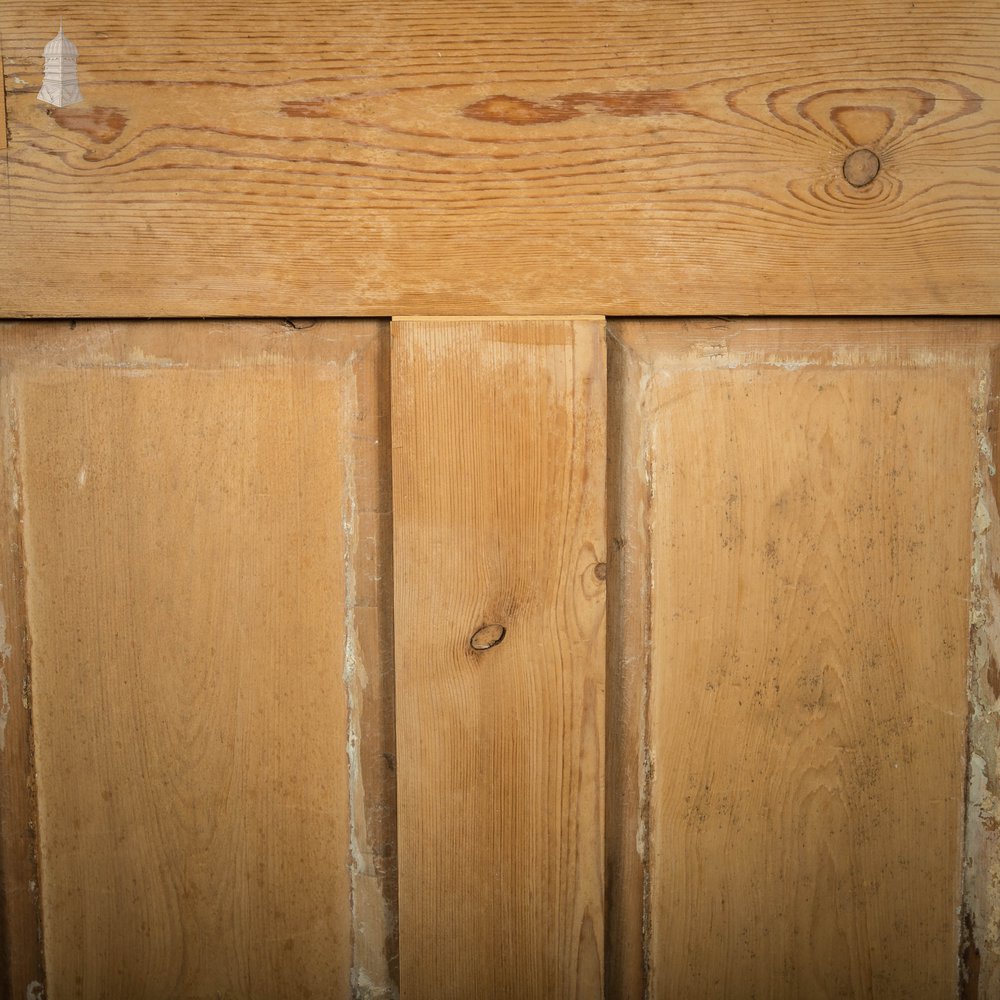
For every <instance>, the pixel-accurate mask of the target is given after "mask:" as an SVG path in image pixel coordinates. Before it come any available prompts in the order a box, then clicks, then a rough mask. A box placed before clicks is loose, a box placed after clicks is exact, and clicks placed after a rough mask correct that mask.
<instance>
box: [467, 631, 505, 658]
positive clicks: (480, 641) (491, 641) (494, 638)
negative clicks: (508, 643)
mask: <svg viewBox="0 0 1000 1000" xmlns="http://www.w3.org/2000/svg"><path fill="white" fill-rule="evenodd" d="M506 634H507V629H505V628H504V627H503V625H484V626H483V627H482V628H480V629H476V631H475V632H473V633H472V638H471V639H470V640H469V645H470V646H471V647H472V648H473V649H474V650H476V651H477V652H480V653H481V652H482V651H483V650H484V649H492V648H493V647H494V646H499V645H500V643H501V642H503V637H504V636H505V635H506Z"/></svg>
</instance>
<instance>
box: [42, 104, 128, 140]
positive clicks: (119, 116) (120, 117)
mask: <svg viewBox="0 0 1000 1000" xmlns="http://www.w3.org/2000/svg"><path fill="white" fill-rule="evenodd" d="M45 113H46V114H47V115H48V116H49V117H50V118H51V119H53V121H55V122H58V123H59V124H60V125H61V126H62V127H63V128H65V129H69V130H70V131H71V132H79V133H80V134H81V135H85V136H86V137H87V138H88V139H93V141H94V142H99V143H101V144H102V145H107V144H108V143H111V142H114V141H115V139H117V138H118V137H119V136H120V135H121V134H122V132H124V131H125V126H126V125H128V118H126V117H125V112H124V111H122V110H121V109H120V108H88V107H81V106H80V105H73V106H71V107H68V108H48V109H46V112H45Z"/></svg>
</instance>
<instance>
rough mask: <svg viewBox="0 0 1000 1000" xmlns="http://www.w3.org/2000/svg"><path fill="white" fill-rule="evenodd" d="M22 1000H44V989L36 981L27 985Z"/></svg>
mask: <svg viewBox="0 0 1000 1000" xmlns="http://www.w3.org/2000/svg"><path fill="white" fill-rule="evenodd" d="M22 982H23V980H22ZM24 1000H45V987H44V986H43V985H42V984H41V983H40V982H39V981H38V980H37V979H35V980H33V981H32V982H30V983H28V988H27V989H26V990H25V991H24Z"/></svg>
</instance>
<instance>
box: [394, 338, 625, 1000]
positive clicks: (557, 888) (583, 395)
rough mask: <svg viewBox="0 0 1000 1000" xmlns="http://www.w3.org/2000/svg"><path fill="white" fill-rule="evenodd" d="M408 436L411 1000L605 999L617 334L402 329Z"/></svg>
mask: <svg viewBox="0 0 1000 1000" xmlns="http://www.w3.org/2000/svg"><path fill="white" fill-rule="evenodd" d="M392 428H393V497H394V522H393V538H394V558H395V595H396V600H395V606H396V617H395V628H396V633H395V634H396V677H397V705H398V716H397V740H398V753H399V786H398V787H399V877H400V883H399V920H400V948H401V951H400V984H401V989H402V996H403V997H412V998H418V997H431V996H433V997H454V998H467V997H470V996H475V997H484V998H490V997H510V998H514V997H517V998H519V1000H523V998H532V997H539V998H542V997H544V998H551V997H556V996H558V997H599V996H600V995H601V990H602V974H603V959H602V954H603V917H602V908H603V856H602V854H603V817H602V811H603V803H604V777H603V769H604V631H605V626H604V617H605V593H604V591H605V581H604V576H605V573H606V565H605V524H604V479H605V474H604V466H605V362H604V327H603V321H601V320H597V319H575V320H574V319H565V320H562V319H549V320H544V319H539V320H531V319H524V320H508V321H504V320H445V319H438V320H434V319H405V320H398V321H395V322H394V323H393V357H392ZM503 630H506V631H505V632H504V631H503ZM498 639H499V640H501V641H499V642H497V640H498ZM490 643H496V644H495V645H492V646H490Z"/></svg>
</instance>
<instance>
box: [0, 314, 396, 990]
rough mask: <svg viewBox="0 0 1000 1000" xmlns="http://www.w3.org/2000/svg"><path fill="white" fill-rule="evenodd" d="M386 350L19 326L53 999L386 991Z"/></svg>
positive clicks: (278, 329)
mask: <svg viewBox="0 0 1000 1000" xmlns="http://www.w3.org/2000/svg"><path fill="white" fill-rule="evenodd" d="M378 334H379V325H378V324H375V323H363V324H350V323H348V324H343V323H326V324H316V325H315V326H314V327H312V328H311V329H309V330H305V331H299V330H295V329H291V328H290V327H289V326H288V325H286V324H281V323H277V322H274V323H256V324H249V323H244V324H223V323H218V324H210V323H199V324H184V325H177V324H166V323H160V324H122V323H118V324H106V323H102V324H85V325H80V326H78V327H76V328H75V329H73V328H71V327H70V326H68V325H67V324H58V325H49V326H47V325H39V324H34V325H33V324H20V325H17V324H15V325H11V324H8V325H7V326H6V327H3V328H0V336H2V338H3V339H2V344H3V348H2V349H3V352H4V358H5V363H6V364H7V365H8V366H9V368H10V371H11V374H10V375H9V378H10V379H11V384H12V393H13V397H14V400H15V403H16V407H17V420H18V426H19V446H20V451H19V456H20V457H19V461H20V468H21V474H22V479H23V483H22V491H23V492H22V504H23V509H24V529H23V530H24V556H25V565H26V573H27V577H26V578H27V620H26V622H24V621H22V622H19V623H18V624H19V625H20V626H22V627H25V626H26V624H27V623H30V641H31V651H32V713H33V721H34V741H35V751H36V760H35V765H36V775H35V781H36V783H37V790H38V812H39V854H40V867H41V880H42V889H43V894H42V905H43V916H44V921H43V923H44V944H45V961H46V970H47V990H48V995H51V996H56V997H95V996H104V997H121V998H126V997H127V998H133V997H140V996H141V997H152V998H155V997H163V998H168V997H169V998H173V997H179V996H186V997H206V998H207V997H212V998H219V997H245V996H267V997H292V996H294V997H301V996H315V997H319V996H323V997H334V996H342V997H349V996H352V995H356V992H357V990H358V989H359V988H360V987H361V986H363V987H364V988H365V989H367V990H368V992H367V993H366V994H365V995H368V996H373V997H374V996H389V995H391V993H392V990H393V984H392V982H391V981H388V980H387V978H386V977H387V976H388V975H389V973H390V962H389V961H388V959H387V957H386V955H385V950H386V942H387V938H388V939H390V940H391V939H392V938H393V937H394V928H393V927H392V921H391V919H389V918H390V917H391V914H388V913H387V912H386V910H387V907H385V906H383V907H381V909H380V908H379V907H377V906H373V905H372V899H373V896H374V892H375V889H381V888H384V887H385V886H386V885H387V884H388V883H391V881H392V877H391V876H392V873H391V872H389V871H386V870H385V869H387V868H391V862H392V857H391V850H388V852H387V849H386V847H385V845H384V844H382V843H380V841H379V840H377V839H376V840H373V841H363V840H362V839H361V838H364V837H366V836H368V835H370V834H372V832H373V828H374V827H378V830H377V831H376V832H379V833H380V836H382V837H385V836H387V834H386V829H387V828H391V824H390V822H389V820H390V818H391V810H388V813H389V814H390V815H389V816H387V815H386V814H387V805H388V804H390V803H391V801H392V798H391V787H389V788H388V791H389V793H390V794H389V796H388V798H386V795H385V792H386V790H387V787H386V782H387V780H388V779H387V778H386V777H385V774H386V772H387V771H388V768H387V765H386V762H385V761H382V762H381V770H380V771H379V770H377V769H376V768H375V765H374V764H373V758H374V757H376V756H378V755H379V752H380V751H382V750H383V749H385V747H386V737H385V733H384V730H385V728H386V726H385V720H384V719H382V718H381V716H380V711H381V707H380V706H376V705H372V704H370V703H368V701H367V698H368V695H367V694H361V693H359V692H358V690H357V687H356V685H355V684H354V683H353V681H354V679H355V678H357V677H359V676H360V677H362V678H366V677H367V678H371V680H372V683H373V686H374V689H375V690H376V691H382V690H383V689H384V687H385V681H384V680H383V679H382V678H383V675H384V674H385V672H386V668H385V666H384V665H383V664H381V663H380V662H379V661H378V660H377V659H375V657H376V656H377V655H378V654H379V645H380V643H381V645H382V646H383V647H384V646H385V645H386V643H387V640H388V637H389V636H390V635H391V632H389V631H388V628H387V623H386V620H385V615H384V614H383V615H382V618H383V620H382V621H381V623H379V622H378V621H377V620H376V618H375V611H376V609H375V608H374V607H373V605H374V604H376V603H377V592H378V586H379V584H378V577H379V574H380V571H381V568H382V564H383V563H384V557H385V552H384V549H383V548H382V542H384V541H385V540H386V539H385V538H384V536H385V533H386V528H387V524H386V519H387V516H388V515H387V513H386V491H387V483H386V481H385V477H384V476H383V475H382V474H381V473H380V468H384V467H385V449H384V446H383V447H382V448H381V449H380V448H379V445H378V442H379V438H380V430H379V417H378V414H379V411H380V410H381V409H384V400H382V401H380V399H379V396H378V393H377V386H378V384H379V381H380V380H381V381H382V382H383V384H384V377H383V376H380V375H379V374H378V366H379V364H380V363H381V362H380V361H379V358H380V357H381V358H383V359H384V357H385V355H384V353H382V351H383V348H384V344H385V338H381V345H380V343H379V340H380V338H379V336H378ZM379 519H381V521H382V526H381V528H380V527H379ZM380 533H381V536H382V542H380V541H379V538H380ZM8 613H10V612H9V609H8ZM8 634H9V633H8ZM379 636H381V639H380V638H379ZM390 663H391V661H390ZM388 676H389V679H390V681H391V672H390V673H389V675H388ZM389 705H390V707H391V699H390V701H389ZM388 748H389V749H390V750H391V742H390V743H388ZM389 763H390V764H391V761H390V762H389ZM380 782H381V783H380ZM378 813H380V814H381V819H378V818H377V817H376V814H378ZM371 817H376V821H375V822H370V821H369V820H370V818H371ZM388 836H389V837H390V838H391V832H390V833H389V834H388ZM390 843H391V840H390ZM5 877H6V872H5ZM373 886H374V887H375V889H373V888H372V887H373ZM362 933H363V934H365V935H367V939H366V941H365V942H363V943H361V944H359V943H358V942H357V941H355V940H354V939H355V938H356V937H357V936H358V935H359V934H362ZM362 945H363V946H362ZM378 949H381V950H382V952H383V955H382V959H381V962H380V963H375V964H374V965H373V964H372V963H371V961H370V953H372V952H375V951H377V950H378ZM366 956H367V957H366ZM366 962H367V964H365V963H366ZM352 980H353V982H352ZM16 995H18V996H23V995H24V993H23V989H22V992H21V993H18V994H16Z"/></svg>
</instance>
